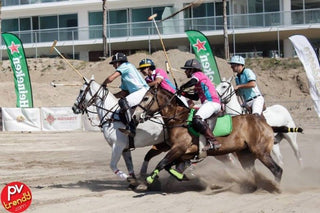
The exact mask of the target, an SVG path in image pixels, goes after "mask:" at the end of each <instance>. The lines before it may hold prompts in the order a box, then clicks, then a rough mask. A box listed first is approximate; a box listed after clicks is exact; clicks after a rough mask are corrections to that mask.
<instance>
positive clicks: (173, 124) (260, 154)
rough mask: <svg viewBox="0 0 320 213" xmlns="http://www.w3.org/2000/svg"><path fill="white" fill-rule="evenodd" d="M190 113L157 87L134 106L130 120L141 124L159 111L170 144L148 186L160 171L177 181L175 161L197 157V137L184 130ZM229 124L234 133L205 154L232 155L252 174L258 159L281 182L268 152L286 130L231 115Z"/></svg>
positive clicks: (252, 117)
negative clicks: (231, 125) (169, 174)
mask: <svg viewBox="0 0 320 213" xmlns="http://www.w3.org/2000/svg"><path fill="white" fill-rule="evenodd" d="M189 111H190V109H189V108H187V107H185V106H183V105H181V104H180V103H179V100H178V98H177V97H176V96H175V95H174V94H172V93H170V92H168V91H166V90H164V89H162V88H160V87H159V88H152V89H150V90H149V91H148V92H147V93H146V94H145V96H144V98H143V99H142V101H141V103H140V104H139V105H138V106H137V107H136V109H135V112H134V113H133V119H134V120H135V121H137V122H143V121H144V120H147V119H148V118H150V117H152V116H153V114H154V113H156V112H160V114H161V115H162V117H163V120H164V123H165V125H166V128H167V130H168V134H169V139H170V143H171V147H170V149H169V151H168V152H167V154H166V155H165V157H164V158H163V159H162V160H161V161H160V162H159V163H158V165H157V166H156V168H155V169H154V170H153V172H152V173H151V175H150V176H148V177H147V179H146V180H147V183H148V184H151V183H152V182H153V181H154V179H155V178H156V177H157V174H158V173H159V172H160V171H161V170H163V169H166V170H168V171H169V172H170V173H171V174H173V175H174V176H175V177H176V178H177V176H179V174H177V175H175V174H176V172H175V171H173V169H172V168H171V167H172V166H173V165H175V164H176V163H177V162H181V161H185V160H188V159H192V158H194V156H195V155H197V153H198V149H199V148H198V147H199V143H198V137H196V136H193V135H191V134H190V133H189V131H188V129H187V128H186V121H187V117H188V114H189ZM210 121H211V120H210V119H209V120H208V123H209V125H210V124H211V122H210ZM232 123H233V130H232V132H231V134H230V135H228V136H224V137H217V140H218V141H219V143H220V144H221V147H220V148H219V149H218V150H216V151H213V150H209V151H207V155H208V156H216V155H224V154H227V153H233V152H235V153H236V154H237V157H238V159H239V161H240V164H241V166H242V167H243V168H244V169H246V170H249V171H252V172H253V174H256V170H255V168H254V162H255V160H256V159H259V160H260V161H261V162H262V163H263V164H264V165H265V166H266V167H267V168H268V169H269V170H270V171H271V172H272V174H273V175H274V177H275V180H276V181H277V182H280V180H281V176H282V169H281V167H280V166H278V164H277V163H276V162H275V161H274V160H273V159H272V157H271V154H270V153H271V150H272V147H273V143H274V131H283V130H284V129H285V128H281V127H278V128H274V129H273V128H272V127H270V126H269V125H268V124H267V123H266V121H265V119H264V118H262V117H260V116H256V115H239V116H234V117H232ZM211 125H212V124H211ZM284 131H285V130H284ZM178 179H179V178H178ZM181 179H182V177H181Z"/></svg>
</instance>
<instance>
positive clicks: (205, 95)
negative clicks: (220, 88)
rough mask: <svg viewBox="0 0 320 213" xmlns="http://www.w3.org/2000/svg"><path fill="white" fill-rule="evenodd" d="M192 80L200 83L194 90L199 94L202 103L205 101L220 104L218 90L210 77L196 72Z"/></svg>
mask: <svg viewBox="0 0 320 213" xmlns="http://www.w3.org/2000/svg"><path fill="white" fill-rule="evenodd" d="M192 78H194V79H196V80H197V81H198V83H197V84H196V85H195V86H194V89H195V91H196V92H197V93H198V95H199V98H200V100H201V103H203V102H204V101H205V100H208V101H213V102H216V103H219V104H220V98H219V95H218V93H217V91H216V88H215V87H214V85H213V83H212V82H211V81H210V79H209V78H208V76H206V75H205V74H204V73H203V72H195V73H193V74H192Z"/></svg>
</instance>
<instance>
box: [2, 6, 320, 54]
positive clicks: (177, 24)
mask: <svg viewBox="0 0 320 213" xmlns="http://www.w3.org/2000/svg"><path fill="white" fill-rule="evenodd" d="M222 23H223V18H222V16H215V17H205V18H192V19H191V18H189V19H170V20H167V21H164V22H157V25H158V28H159V30H160V33H161V34H162V35H163V36H164V37H165V36H166V35H175V34H176V35H178V34H180V35H184V34H185V31H186V30H189V29H194V30H200V31H211V32H212V31H216V30H222V29H223V24H222ZM306 24H310V25H312V24H320V9H310V10H299V11H291V12H271V13H259V14H246V15H243V14H241V15H232V16H228V29H229V30H230V31H231V33H232V34H236V33H237V30H239V29H250V30H254V28H270V27H272V28H278V29H279V28H286V27H292V26H299V25H301V26H302V25H306ZM259 30H260V29H259ZM12 33H15V34H17V35H18V36H19V37H20V39H21V40H22V42H23V43H24V44H35V46H38V45H36V44H37V43H42V42H52V41H53V40H58V41H70V42H72V45H76V44H77V42H76V41H90V40H92V41H96V40H97V39H98V40H99V39H102V25H94V26H88V27H72V28H55V29H45V30H29V31H16V32H12ZM152 35H157V31H156V29H155V27H154V26H153V22H150V21H146V22H135V23H132V22H131V23H123V24H109V25H108V26H107V37H108V39H110V40H109V41H111V43H112V39H120V40H130V39H131V38H133V37H137V39H144V40H146V39H149V37H150V36H152ZM138 36H140V38H139V37H138ZM2 49H4V46H2ZM277 51H279V50H277ZM277 51H276V54H277V55H278V56H279V54H278V53H277ZM246 54H247V53H246ZM249 54H250V53H249ZM257 54H260V53H257ZM276 54H275V57H276ZM36 57H37V56H36Z"/></svg>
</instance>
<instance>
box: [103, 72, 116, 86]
mask: <svg viewBox="0 0 320 213" xmlns="http://www.w3.org/2000/svg"><path fill="white" fill-rule="evenodd" d="M120 75H121V73H120V72H118V71H116V72H114V73H113V74H111V75H110V76H109V77H107V78H106V80H104V82H103V83H102V85H106V86H107V84H109V83H111V82H112V81H113V80H114V79H116V78H118V77H119V76H120Z"/></svg>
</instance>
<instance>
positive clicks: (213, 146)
mask: <svg viewBox="0 0 320 213" xmlns="http://www.w3.org/2000/svg"><path fill="white" fill-rule="evenodd" d="M220 147H221V144H215V143H214V142H211V141H208V143H207V145H205V146H204V147H203V149H202V151H209V150H218V149H219V148H220Z"/></svg>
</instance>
